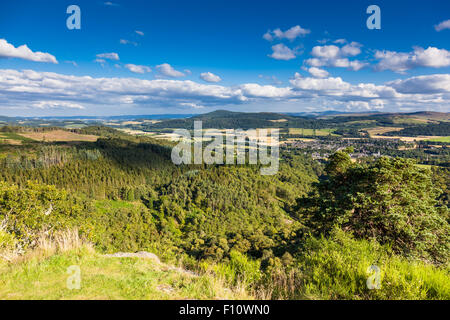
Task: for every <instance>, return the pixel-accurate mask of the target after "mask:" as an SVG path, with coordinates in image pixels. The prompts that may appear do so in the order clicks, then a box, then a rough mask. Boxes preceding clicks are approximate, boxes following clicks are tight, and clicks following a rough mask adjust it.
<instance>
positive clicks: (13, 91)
mask: <svg viewBox="0 0 450 320" xmlns="http://www.w3.org/2000/svg"><path fill="white" fill-rule="evenodd" d="M300 100H302V101H306V102H307V103H308V104H310V105H327V106H340V107H346V108H349V110H353V109H354V110H368V109H379V108H386V107H389V106H391V107H392V108H396V110H398V109H399V108H413V109H414V108H416V109H422V110H423V109H425V108H426V109H436V110H441V111H445V110H450V74H435V75H427V76H418V77H412V78H409V79H402V80H396V81H391V82H388V83H385V84H384V85H376V84H373V83H356V84H352V83H349V82H346V81H344V80H343V79H342V78H340V77H324V78H314V77H302V76H301V75H300V74H298V73H297V74H296V75H295V77H294V78H293V79H291V80H290V81H289V85H288V86H285V87H276V86H273V85H259V84H256V83H244V84H240V85H236V86H222V85H217V84H201V83H197V82H194V81H190V80H172V79H157V80H145V79H138V78H132V77H130V78H93V77H90V76H74V75H64V74H58V73H52V72H37V71H33V70H23V71H17V70H4V69H0V110H4V109H5V108H18V107H21V108H72V109H73V108H75V109H79V108H80V107H84V108H85V109H86V110H88V111H89V110H93V109H95V108H99V107H103V108H109V107H110V106H111V105H116V106H118V107H120V106H122V107H127V106H132V107H140V108H152V107H154V106H156V107H163V108H165V109H170V108H196V107H205V108H207V107H218V106H220V107H222V106H225V105H240V104H251V103H255V104H260V103H267V104H272V105H273V103H275V102H276V103H281V104H284V103H291V104H292V105H294V104H295V103H299V101H300ZM306 102H305V103H306Z"/></svg>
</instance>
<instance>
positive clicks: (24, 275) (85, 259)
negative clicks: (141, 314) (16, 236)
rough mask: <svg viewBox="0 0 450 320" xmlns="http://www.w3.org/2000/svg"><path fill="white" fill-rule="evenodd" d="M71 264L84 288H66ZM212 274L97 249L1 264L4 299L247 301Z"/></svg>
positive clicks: (0, 287) (0, 272) (0, 290)
mask: <svg viewBox="0 0 450 320" xmlns="http://www.w3.org/2000/svg"><path fill="white" fill-rule="evenodd" d="M70 266H78V267H79V268H80V271H81V274H80V276H81V282H80V284H81V287H80V289H69V288H68V286H67V281H68V278H69V277H70V276H71V274H70V273H68V270H67V269H68V268H69V267H70ZM243 298H249V297H248V296H240V295H235V294H233V292H232V290H228V289H227V288H225V287H223V286H222V282H220V281H218V280H217V279H216V278H213V277H212V276H210V275H203V276H195V275H191V274H188V273H185V272H182V271H179V270H177V269H174V268H171V267H170V266H167V265H165V264H158V263H156V262H154V261H152V260H150V259H144V258H110V257H104V256H101V255H99V254H97V253H95V252H93V251H92V249H87V248H85V249H82V250H79V251H72V252H69V253H63V254H56V255H53V256H50V257H48V258H45V259H37V258H33V259H31V260H29V261H26V262H20V263H12V264H6V263H1V262H0V299H2V300H5V299H25V300H28V299H33V300H34V299H37V300H41V299H45V300H47V299H57V300H61V299H75V300H85V299H138V300H148V299H153V300H154V299H156V300H159V299H164V300H167V299H168V300H170V299H243Z"/></svg>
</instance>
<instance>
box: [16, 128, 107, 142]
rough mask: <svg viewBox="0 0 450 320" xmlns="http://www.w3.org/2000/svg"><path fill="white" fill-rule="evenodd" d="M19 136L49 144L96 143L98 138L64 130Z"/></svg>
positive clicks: (28, 133)
mask: <svg viewBox="0 0 450 320" xmlns="http://www.w3.org/2000/svg"><path fill="white" fill-rule="evenodd" d="M20 135H21V136H24V137H26V138H29V139H33V140H36V141H49V142H66V141H87V142H94V141H97V139H98V137H97V136H94V135H87V134H78V133H74V132H70V131H64V130H53V131H48V132H27V133H21V134H20Z"/></svg>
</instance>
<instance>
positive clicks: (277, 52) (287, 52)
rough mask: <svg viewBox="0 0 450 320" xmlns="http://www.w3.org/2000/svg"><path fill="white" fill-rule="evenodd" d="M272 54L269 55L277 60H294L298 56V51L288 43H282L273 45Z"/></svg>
mask: <svg viewBox="0 0 450 320" xmlns="http://www.w3.org/2000/svg"><path fill="white" fill-rule="evenodd" d="M272 51H273V52H272V54H269V57H271V58H273V59H275V60H286V61H287V60H292V59H295V57H296V52H295V51H294V50H292V49H290V48H289V47H287V46H286V45H284V44H282V43H280V44H276V45H274V46H272Z"/></svg>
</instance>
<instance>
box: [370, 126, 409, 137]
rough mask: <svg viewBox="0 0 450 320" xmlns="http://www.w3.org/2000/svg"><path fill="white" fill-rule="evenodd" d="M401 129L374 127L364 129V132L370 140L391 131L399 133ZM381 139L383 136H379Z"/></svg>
mask: <svg viewBox="0 0 450 320" xmlns="http://www.w3.org/2000/svg"><path fill="white" fill-rule="evenodd" d="M402 129H403V128H401V127H376V128H371V129H366V131H367V132H368V133H369V135H370V137H371V138H378V137H379V135H381V134H383V133H386V132H392V131H400V130H402ZM381 137H382V138H386V137H385V136H381Z"/></svg>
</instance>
